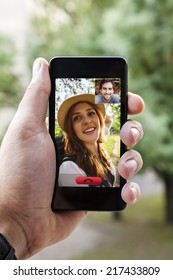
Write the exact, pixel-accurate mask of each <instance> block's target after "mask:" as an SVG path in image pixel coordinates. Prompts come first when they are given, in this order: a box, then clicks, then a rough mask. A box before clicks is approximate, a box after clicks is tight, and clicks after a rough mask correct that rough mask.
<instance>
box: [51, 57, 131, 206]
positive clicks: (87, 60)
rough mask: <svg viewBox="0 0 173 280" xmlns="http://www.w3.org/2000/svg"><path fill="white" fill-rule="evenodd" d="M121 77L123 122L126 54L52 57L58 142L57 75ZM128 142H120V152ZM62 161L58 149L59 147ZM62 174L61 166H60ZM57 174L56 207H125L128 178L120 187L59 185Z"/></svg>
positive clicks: (125, 107)
mask: <svg viewBox="0 0 173 280" xmlns="http://www.w3.org/2000/svg"><path fill="white" fill-rule="evenodd" d="M96 77H99V78H110V77H120V78H121V92H122V95H121V126H122V125H123V124H124V123H125V122H126V120H127V95H126V94H127V62H126V60H125V59H124V58H122V57H54V58H52V59H51V61H50V78H51V95H50V101H49V131H50V135H51V137H52V140H53V142H54V144H55V149H56V143H55V135H54V131H55V109H54V108H55V80H56V79H57V78H96ZM125 151H126V146H125V145H124V144H123V143H122V142H121V143H120V154H121V155H122V154H123V153H124V152H125ZM56 157H57V161H58V152H57V149H56ZM57 174H58V170H57ZM57 180H58V176H56V180H55V187H54V193H53V199H52V210H53V211H60V210H75V211H76V210H87V211H121V210H123V209H124V208H125V207H126V203H125V202H124V201H123V200H122V198H121V190H122V187H123V185H124V184H125V183H126V180H125V179H124V178H122V177H121V176H120V187H117V188H115V187H113V188H99V187H95V188H92V187H91V188H90V187H85V188H84V187H80V186H79V187H57Z"/></svg>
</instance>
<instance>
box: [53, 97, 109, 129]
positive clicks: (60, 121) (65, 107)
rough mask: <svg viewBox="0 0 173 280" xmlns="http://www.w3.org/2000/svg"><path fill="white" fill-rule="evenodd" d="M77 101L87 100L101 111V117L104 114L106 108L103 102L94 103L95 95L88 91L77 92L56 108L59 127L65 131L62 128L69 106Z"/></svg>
mask: <svg viewBox="0 0 173 280" xmlns="http://www.w3.org/2000/svg"><path fill="white" fill-rule="evenodd" d="M79 102H88V103H91V104H94V105H95V106H96V107H97V108H98V110H99V111H100V112H101V113H102V115H103V117H105V115H106V110H105V106H104V104H96V103H95V95H94V94H90V93H83V94H77V95H74V96H72V97H70V98H68V99H66V100H65V101H63V103H62V104H61V105H60V107H59V110H58V124H59V126H60V128H61V129H62V130H63V131H65V128H64V122H65V118H66V116H67V114H68V112H69V110H70V108H71V107H72V106H73V105H74V104H77V103H79Z"/></svg>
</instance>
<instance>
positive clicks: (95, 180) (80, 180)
mask: <svg viewBox="0 0 173 280" xmlns="http://www.w3.org/2000/svg"><path fill="white" fill-rule="evenodd" d="M76 183H77V184H79V185H100V184H101V183H102V178H100V177H89V176H78V177H76Z"/></svg>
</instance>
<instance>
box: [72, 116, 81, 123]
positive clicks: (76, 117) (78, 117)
mask: <svg viewBox="0 0 173 280" xmlns="http://www.w3.org/2000/svg"><path fill="white" fill-rule="evenodd" d="M80 119H81V117H80V116H75V117H74V118H73V121H74V122H76V121H79V120H80Z"/></svg>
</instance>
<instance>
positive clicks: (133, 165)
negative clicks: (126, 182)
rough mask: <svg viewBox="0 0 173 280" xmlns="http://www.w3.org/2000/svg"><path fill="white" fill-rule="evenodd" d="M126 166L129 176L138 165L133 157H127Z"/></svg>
mask: <svg viewBox="0 0 173 280" xmlns="http://www.w3.org/2000/svg"><path fill="white" fill-rule="evenodd" d="M126 164H127V168H128V171H129V176H130V177H131V176H133V175H134V174H135V172H136V171H137V168H138V165H137V162H136V161H135V160H134V159H129V160H128V161H127V162H126Z"/></svg>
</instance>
